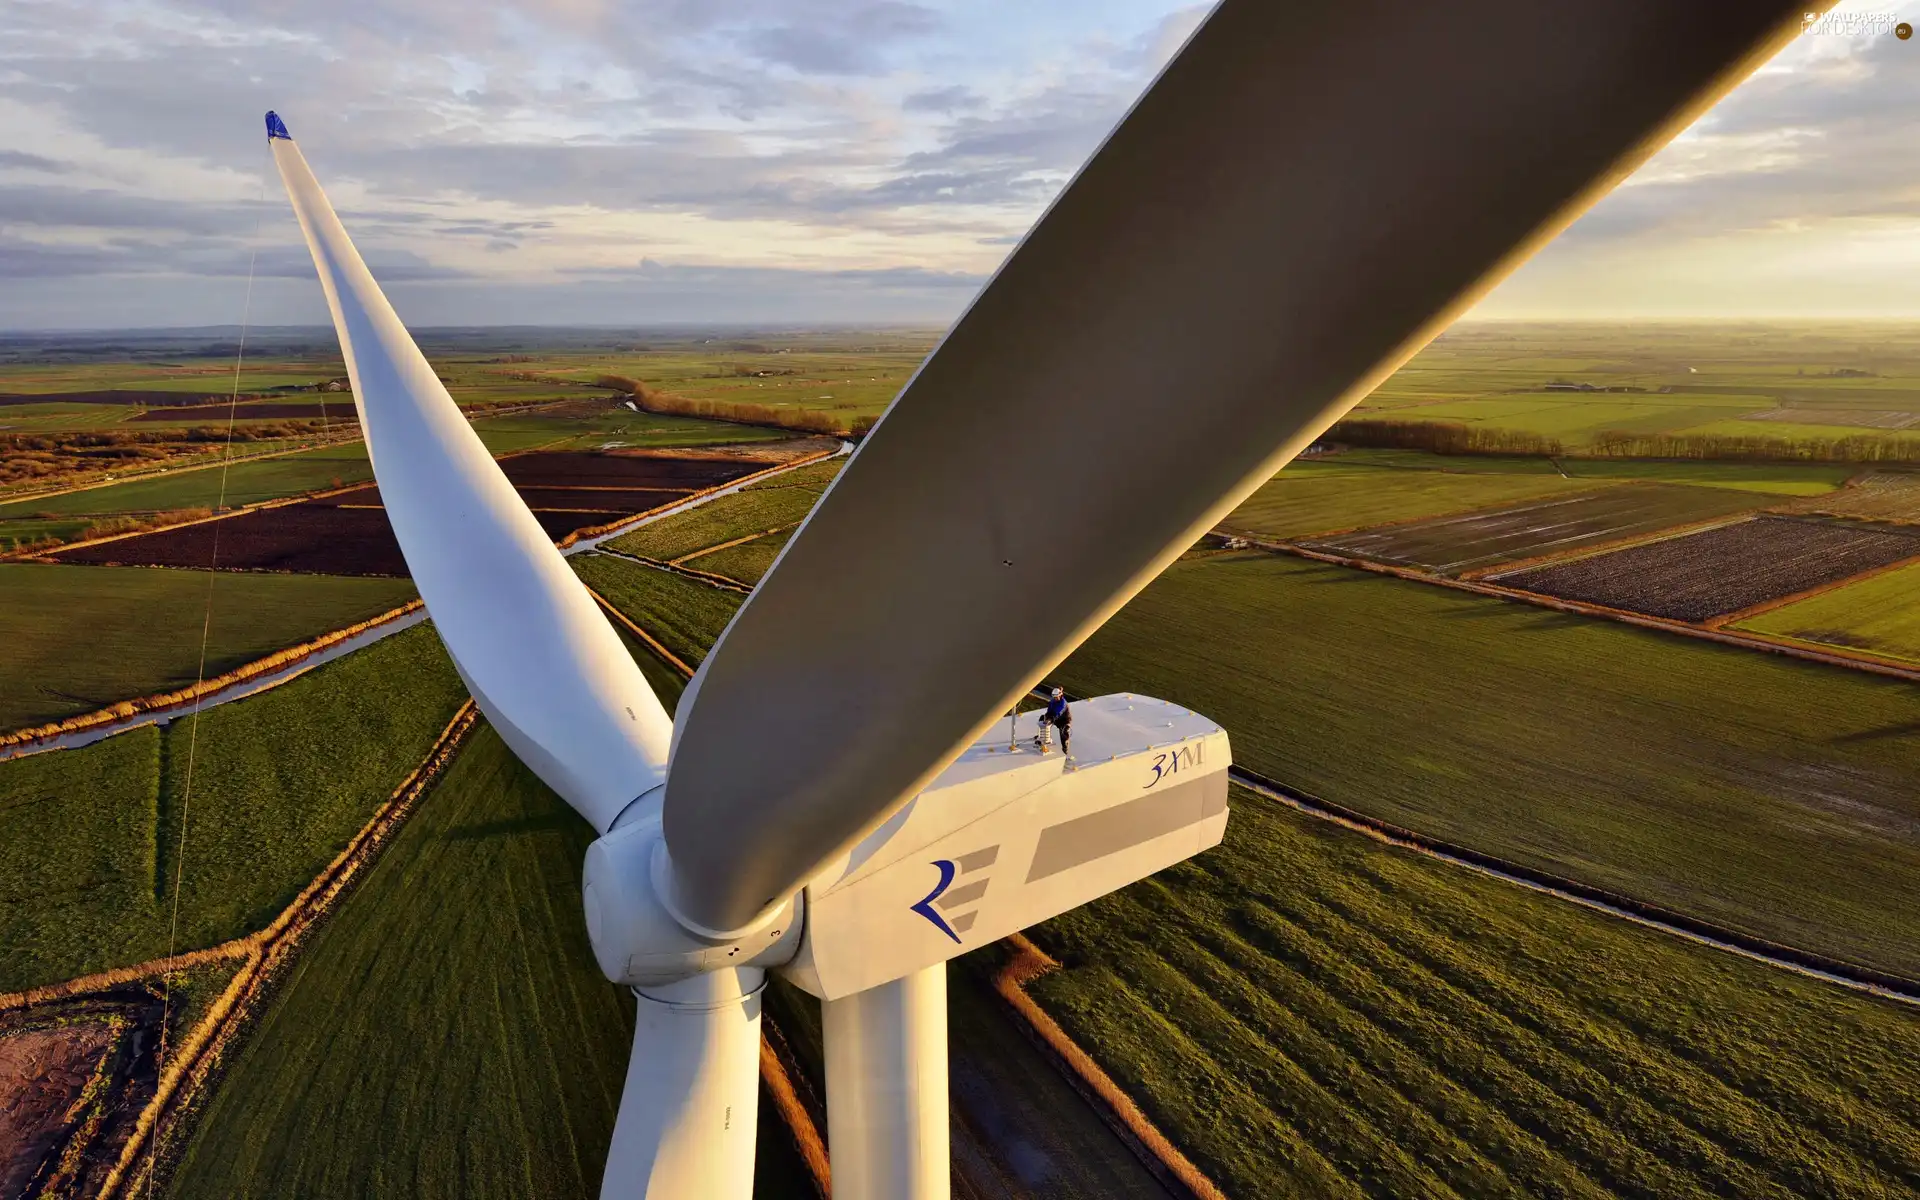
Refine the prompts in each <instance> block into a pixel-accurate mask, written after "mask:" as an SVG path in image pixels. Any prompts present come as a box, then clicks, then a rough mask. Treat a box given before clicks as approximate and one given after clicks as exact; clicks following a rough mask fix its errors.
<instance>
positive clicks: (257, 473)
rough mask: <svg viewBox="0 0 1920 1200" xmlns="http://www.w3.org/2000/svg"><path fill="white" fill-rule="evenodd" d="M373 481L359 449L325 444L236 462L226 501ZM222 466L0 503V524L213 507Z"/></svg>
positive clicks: (249, 501) (256, 500) (364, 454)
mask: <svg viewBox="0 0 1920 1200" xmlns="http://www.w3.org/2000/svg"><path fill="white" fill-rule="evenodd" d="M372 478H373V467H372V465H371V464H370V463H368V461H367V448H366V447H365V446H363V445H358V444H355V445H351V446H328V447H325V448H324V449H319V450H309V451H306V452H305V453H301V454H286V455H281V456H279V457H275V458H262V459H254V460H251V461H247V462H237V463H234V464H232V465H231V466H230V467H228V468H227V479H226V488H225V492H224V495H225V503H227V504H228V505H243V504H258V503H260V502H261V501H263V500H279V499H282V498H284V497H287V496H298V495H302V494H304V493H307V492H317V491H322V490H325V489H328V488H336V487H342V486H346V485H349V484H355V483H364V482H366V481H368V480H370V479H372ZM222 494H223V493H222V490H221V482H220V467H219V465H218V463H215V464H214V465H213V466H210V467H200V468H195V469H192V470H182V471H173V472H169V473H168V474H165V475H159V476H155V477H154V478H151V479H135V480H130V481H128V482H126V483H115V484H107V485H104V486H101V487H90V488H86V489H84V490H81V491H74V492H64V493H62V494H60V495H58V496H42V497H38V498H33V499H27V500H16V501H12V502H10V503H6V504H0V523H4V522H9V521H12V520H15V519H17V518H22V517H30V516H35V515H38V514H41V513H54V514H60V515H76V514H83V515H90V516H93V515H108V514H115V513H145V512H167V511H171V510H175V509H182V508H208V509H210V508H212V507H213V506H214V505H215V504H217V503H220V502H221V497H222Z"/></svg>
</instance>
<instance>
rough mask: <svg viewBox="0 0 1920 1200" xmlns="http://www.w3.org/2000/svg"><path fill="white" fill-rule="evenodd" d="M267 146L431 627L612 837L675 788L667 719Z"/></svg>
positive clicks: (488, 704)
mask: <svg viewBox="0 0 1920 1200" xmlns="http://www.w3.org/2000/svg"><path fill="white" fill-rule="evenodd" d="M269 144H270V145H271V147H272V149H273V155H274V160H275V162H276V163H277V164H278V166H279V168H280V175H281V178H282V179H283V180H284V181H285V183H286V186H287V194H288V196H289V197H290V198H291V199H292V201H293V208H294V212H295V213H296V214H297V215H298V216H299V218H300V228H301V230H302V232H303V233H304V234H305V235H306V240H307V246H308V248H309V249H310V250H312V252H313V261H314V265H315V267H316V268H318V270H319V273H320V283H321V286H322V287H323V288H324V289H325V291H326V296H327V305H328V307H329V308H330V309H331V310H332V313H333V324H334V329H335V330H336V331H337V333H338V334H339V337H340V352H341V354H342V355H344V356H345V358H346V361H347V374H348V376H349V377H350V378H351V380H352V383H353V395H354V405H355V407H356V408H357V409H358V411H359V415H360V425H361V428H362V429H363V430H364V431H365V433H366V439H367V452H368V455H369V456H370V457H371V458H372V460H373V469H374V475H375V477H376V478H377V479H378V480H379V484H380V500H381V503H382V504H383V505H384V506H385V508H386V511H387V519H388V520H389V522H391V524H392V526H393V532H394V536H395V537H396V538H397V539H398V540H399V542H400V549H401V551H402V552H403V553H404V554H405V555H406V560H407V569H408V571H409V572H410V573H411V574H412V576H413V580H414V583H415V584H416V585H418V587H419V588H420V595H421V598H422V599H423V600H425V601H426V605H427V611H428V613H429V614H431V616H432V617H433V623H434V628H435V629H436V630H438V631H439V634H440V639H441V641H442V642H444V643H445V644H446V647H447V651H448V653H450V654H451V655H452V656H453V660H454V663H455V665H456V666H458V667H459V669H460V674H461V677H462V678H463V679H465V680H466V682H467V686H468V688H469V690H471V691H472V693H473V696H474V699H475V700H476V701H477V702H478V703H479V705H480V707H481V709H482V710H483V711H484V712H485V713H486V714H487V717H488V719H490V720H491V721H492V722H493V723H494V725H495V726H496V727H497V728H498V729H499V731H500V734H501V736H502V737H503V738H505V739H506V741H507V744H508V745H509V746H511V747H512V748H513V751H514V753H515V754H517V755H519V757H520V758H521V760H522V761H524V762H525V763H526V764H527V765H528V766H530V767H532V768H533V770H534V772H535V773H536V774H538V775H539V776H540V778H542V779H543V780H545V781H546V782H547V784H548V785H549V786H551V787H552V788H553V789H554V791H556V792H558V793H560V795H561V796H562V797H563V798H564V799H565V800H566V801H567V802H568V803H569V804H571V805H572V806H573V807H574V808H575V809H576V810H577V811H578V812H579V813H580V814H581V815H582V816H584V817H585V818H586V819H587V820H588V821H589V822H591V823H592V824H593V826H594V827H595V828H596V829H597V830H599V831H600V832H602V833H604V832H606V830H607V828H608V827H609V826H610V825H611V824H612V822H613V819H614V818H615V817H616V816H618V815H619V813H620V811H621V809H623V808H625V807H626V806H627V804H628V803H629V802H631V801H632V800H633V799H634V798H635V797H637V796H639V795H640V794H642V793H643V792H646V791H648V790H650V789H652V788H654V787H656V786H658V785H659V784H660V783H661V781H662V780H663V779H664V778H665V775H666V761H667V751H668V746H669V742H670V740H671V737H672V723H671V722H670V720H669V719H668V717H667V715H666V712H665V711H664V710H663V709H662V708H661V706H660V702H659V700H658V699H657V698H655V696H654V695H653V692H652V689H650V688H649V687H648V686H647V683H646V679H645V678H644V677H643V676H642V675H641V674H640V669H639V668H638V667H637V666H635V665H634V663H633V660H632V658H631V657H629V655H628V654H627V652H626V649H625V647H624V646H622V645H621V643H620V639H619V637H618V635H616V634H615V633H614V631H613V629H612V627H611V626H610V625H608V624H607V620H606V618H605V617H604V616H602V615H601V613H600V612H599V610H598V608H597V607H596V606H595V604H594V602H593V599H592V597H591V596H589V595H588V593H587V590H586V588H585V587H584V586H583V585H582V584H581V583H580V581H579V580H578V579H577V578H576V577H575V576H574V574H573V571H572V570H571V569H570V568H569V567H568V566H567V564H566V561H565V560H564V559H563V558H562V557H561V556H560V552H559V551H558V550H556V549H554V546H553V542H552V541H551V540H550V539H549V538H548V537H547V535H546V533H545V532H544V531H543V530H542V529H541V528H540V524H539V522H538V521H537V520H535V519H534V516H533V513H532V512H530V511H529V510H528V509H527V506H526V504H525V503H524V502H523V501H522V500H521V499H520V497H519V495H518V494H517V493H516V492H515V491H514V490H513V487H512V485H511V484H509V483H508V482H507V478H506V475H505V474H504V473H503V472H502V471H501V470H500V467H499V464H497V463H495V462H494V461H493V456H492V455H491V454H489V453H488V452H487V449H486V447H485V446H484V445H482V444H481V442H480V438H479V435H477V434H476V433H474V431H473V428H472V426H470V425H468V424H467V420H466V417H465V416H463V415H462V414H461V412H460V410H459V407H458V406H457V405H455V404H454V402H453V399H452V397H450V396H449V395H448V394H447V389H446V388H445V387H444V386H443V385H442V384H441V382H440V380H439V377H438V376H436V375H435V374H434V371H433V368H432V367H431V366H430V365H428V363H427V360H426V358H425V357H424V356H423V355H422V354H421V353H420V350H419V347H418V346H416V345H415V344H414V341H413V338H412V336H411V335H410V334H408V332H407V330H406V327H405V326H404V325H402V324H401V322H400V318H399V316H398V315H396V314H395V313H394V311H393V307H392V306H391V305H390V304H388V303H387V298H386V296H385V295H383V294H382V293H381V291H380V287H379V285H378V284H376V283H375V282H374V279H373V276H372V274H371V273H369V272H368V270H367V266H366V264H365V263H364V262H362V261H361V259H360V254H359V252H358V251H357V250H355V249H354V246H353V243H352V242H351V241H350V240H349V239H348V237H347V232H346V230H345V229H344V228H342V227H341V224H340V220H339V218H338V217H337V216H336V215H335V214H334V211H333V206H332V205H331V204H330V203H328V201H327V197H326V194H325V193H324V192H322V191H321V189H320V185H319V183H318V182H317V181H316V180H315V179H314V177H313V172H312V171H311V170H309V169H308V167H307V162H306V159H305V158H304V157H303V156H302V155H301V153H300V148H299V147H298V146H297V145H296V144H295V143H294V141H293V140H292V138H291V137H288V136H285V127H284V126H281V127H280V130H279V133H278V134H276V135H275V136H274V137H272V138H271V139H270V141H269Z"/></svg>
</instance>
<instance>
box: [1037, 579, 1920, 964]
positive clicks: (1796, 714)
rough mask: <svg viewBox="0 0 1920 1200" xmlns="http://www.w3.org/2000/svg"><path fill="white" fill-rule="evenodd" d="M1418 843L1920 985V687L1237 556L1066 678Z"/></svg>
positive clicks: (1146, 599)
mask: <svg viewBox="0 0 1920 1200" xmlns="http://www.w3.org/2000/svg"><path fill="white" fill-rule="evenodd" d="M1054 677H1055V679H1056V680H1057V681H1058V682H1060V683H1062V684H1064V685H1065V686H1066V687H1067V688H1068V689H1069V690H1071V691H1073V692H1075V693H1076V694H1080V695H1101V694H1103V693H1107V692H1118V691H1138V692H1144V693H1146V694H1148V695H1154V696H1161V697H1164V698H1166V699H1169V700H1173V701H1176V702H1178V703H1181V704H1184V705H1187V706H1189V707H1191V708H1193V709H1195V710H1197V711H1199V712H1202V713H1205V714H1206V715H1208V716H1209V717H1212V718H1213V719H1214V720H1216V721H1219V722H1220V723H1221V724H1223V725H1224V726H1226V728H1227V729H1228V730H1229V731H1230V732H1231V734H1232V737H1233V749H1234V758H1235V759H1236V760H1237V761H1239V762H1242V763H1244V764H1245V765H1247V766H1249V767H1251V768H1253V769H1254V770H1257V771H1260V772H1263V773H1265V774H1267V775H1269V776H1271V777H1273V778H1275V779H1278V780H1281V781H1282V782H1285V783H1288V784H1291V785H1293V786H1295V787H1299V788H1302V789H1304V790H1306V791H1309V792H1312V793H1314V794H1316V795H1320V796H1324V797H1326V798H1327V799H1329V800H1332V801H1335V802H1337V803H1340V804H1345V805H1347V806H1349V807H1352V808H1355V809H1358V810H1360V811H1362V812H1365V813H1369V814H1372V815H1374V816H1378V817H1382V818H1384V819H1386V820H1390V821H1395V822H1398V823H1400V824H1402V825H1405V826H1408V827H1409V828H1412V829H1418V830H1421V831H1422V832H1425V833H1428V834H1431V835H1433V836H1435V837H1442V838H1447V839H1449V840H1452V841H1455V842H1458V843H1460V844H1462V845H1467V846H1472V847H1475V848H1476V849H1479V850H1483V851H1486V852H1488V853H1491V854H1498V855H1501V856H1503V857H1506V858H1508V859H1512V860H1515V861H1518V862H1521V863H1525V864H1527V865H1529V866H1532V867H1536V868H1540V869H1542V870H1547V871H1552V872H1555V873H1558V874H1560V875H1564V876H1568V877H1570V878H1574V879H1579V880H1581V881H1583V882H1586V883H1591V884H1594V885H1597V886H1600V887H1605V888H1611V889H1613V890H1615V891H1618V892H1621V893H1624V894H1626V895H1630V896H1635V897H1638V898H1640V899H1643V900H1646V901H1649V902H1651V903H1655V904H1662V905H1665V906H1667V907H1669V908H1673V909H1676V910H1679V911H1682V912H1688V913H1692V914H1695V915H1698V916H1701V917H1704V918H1707V919H1709V920H1714V921H1718V922H1721V923H1723V924H1726V925H1730V926H1733V927H1735V928H1738V929H1742V930H1745V931H1747V932H1749V933H1753V934H1757V935H1759V936H1762V937H1769V938H1773V939H1774V940H1776V941H1781V942H1785V943H1788V944H1791V945H1797V946H1802V947H1805V948H1807V949H1810V950H1815V951H1820V952H1824V953H1828V954H1832V955H1834V956H1835V957H1839V958H1845V959H1850V960H1852V961H1855V962H1860V963H1864V964H1867V965H1871V966H1878V967H1882V968H1885V969H1888V970H1892V971H1897V972H1902V973H1905V974H1906V975H1908V976H1909V977H1915V978H1920V795H1916V793H1915V791H1914V788H1913V786H1912V780H1913V762H1914V756H1915V755H1916V753H1920V688H1915V687H1914V686H1913V685H1911V684H1908V683H1904V682H1901V681H1898V680H1892V679H1885V678H1880V677H1875V676H1871V675H1865V674H1862V673H1860V672H1857V671H1850V670H1846V669H1844V668H1840V667H1826V666H1821V665H1818V664H1814V663H1806V662H1799V661H1794V660H1790V659H1783V658H1779V657H1776V656H1773V655H1766V654H1755V653H1754V652H1752V651H1751V650H1745V649H1741V648H1738V647H1731V646H1718V645H1714V644H1711V643H1706V642H1702V641H1699V640H1697V639H1693V638H1686V637H1681V636H1677V635H1672V634H1662V633H1658V632H1654V631H1651V630H1643V629H1636V628H1633V627H1631V626H1627V625H1622V624H1620V623H1618V622H1614V621H1604V620H1594V619H1590V618H1584V617H1578V616H1572V615H1568V614H1563V613H1555V612H1549V611H1546V610H1543V609H1540V608H1537V607H1535V606H1532V605H1526V604H1515V603H1512V602H1508V601H1502V600H1496V599H1492V598H1487V597H1481V596H1473V595H1467V594H1463V593H1459V592H1454V591H1451V590H1447V589H1441V588H1435V587H1432V586H1430V585H1428V584H1423V583H1417V582H1412V581H1407V580H1399V579H1392V578H1385V577H1381V576H1376V575H1370V574H1367V573H1364V572H1358V571H1352V570H1349V569H1346V568H1342V567H1335V566H1326V565H1321V564H1316V563H1308V562H1302V561H1300V560H1298V559H1292V558H1288V557H1286V556H1282V555H1270V554H1258V553H1252V552H1248V553H1241V554H1222V555H1214V556H1210V557H1204V558H1194V559H1189V560H1187V561H1185V562H1181V563H1176V564H1175V565H1174V566H1172V567H1171V568H1169V569H1168V570H1167V571H1166V573H1165V574H1163V575H1162V576H1161V577H1160V578H1159V579H1158V580H1157V581H1155V582H1154V583H1153V584H1152V585H1151V586H1150V587H1148V588H1147V590H1146V591H1144V592H1142V593H1141V594H1140V595H1139V596H1137V597H1136V598H1135V599H1134V600H1133V601H1131V602H1130V603H1129V604H1128V605H1127V606H1126V608H1124V609H1122V610H1121V612H1120V613H1119V614H1118V615H1117V616H1115V617H1114V619H1113V620H1112V621H1110V622H1108V624H1107V625H1106V626H1105V627H1104V628H1102V629H1101V630H1100V631H1099V632H1098V633H1096V634H1094V635H1093V637H1092V638H1091V639H1089V640H1088V641H1087V643H1086V644H1085V645H1084V646H1082V647H1081V648H1080V649H1079V650H1077V651H1075V652H1074V654H1073V656H1072V657H1070V658H1069V659H1068V660H1067V662H1066V663H1065V664H1064V665H1063V666H1062V667H1061V668H1059V670H1058V671H1057V672H1056V673H1055V676H1054Z"/></svg>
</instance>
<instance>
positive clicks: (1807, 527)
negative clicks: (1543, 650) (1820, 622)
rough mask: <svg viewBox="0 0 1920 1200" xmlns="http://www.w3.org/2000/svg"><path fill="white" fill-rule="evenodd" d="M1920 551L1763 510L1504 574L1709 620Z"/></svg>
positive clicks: (1904, 542) (1515, 583)
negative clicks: (1745, 518) (1707, 526)
mask: <svg viewBox="0 0 1920 1200" xmlns="http://www.w3.org/2000/svg"><path fill="white" fill-rule="evenodd" d="M1916 556H1920V532H1909V531H1899V530H1890V529H1889V530H1881V529H1872V528H1866V527H1862V526H1857V525H1847V524H1841V523H1839V522H1833V521H1818V520H1812V519H1807V518H1787V517H1756V518H1754V519H1752V520H1749V521H1741V522H1739V523H1737V524H1733V525H1723V526H1721V527H1719V528H1717V529H1709V530H1706V531H1704V532H1701V533H1694V534H1688V535H1686V536H1684V537H1675V538H1665V539H1663V540H1661V541H1657V542H1650V543H1647V544H1644V545H1639V546H1630V547H1628V548H1627V549H1624V550H1615V551H1612V552H1610V553H1606V554H1596V555H1593V556H1592V557H1589V558H1582V559H1577V560H1575V561H1573V562H1569V563H1558V564H1549V565H1547V566H1543V567H1534V568H1530V569H1528V570H1524V571H1515V572H1512V573H1510V574H1503V575H1500V576H1498V577H1497V578H1498V581H1499V582H1500V583H1502V584H1504V585H1506V586H1508V587H1514V588H1521V589H1524V590H1526V591H1530V592H1539V593H1541V594H1542V595H1548V596H1557V597H1559V598H1561V599H1563V600H1582V601H1585V602H1587V603H1589V604H1604V605H1607V606H1608V607H1610V608H1621V609H1626V610H1628V611H1630V612H1641V613H1646V614H1648V615H1649V616H1655V617H1666V618H1668V619H1670V620H1675V621H1705V620H1709V619H1711V618H1713V617H1718V616H1723V615H1725V614H1727V613H1731V612H1738V611H1739V610H1741V609H1743V608H1750V607H1752V606H1753V605H1756V604H1761V603H1764V602H1766V601H1768V600H1776V599H1779V598H1780V597H1783V596H1791V595H1793V594H1794V593H1796V592H1803V591H1806V590H1808V589H1810V588H1815V587H1819V586H1821V585H1823V584H1829V583H1834V582H1837V581H1839V580H1842V579H1846V578H1847V577H1849V576H1851V575H1857V574H1860V573H1861V572H1863V571H1869V570H1872V569H1874V568H1876V567H1885V566H1890V565H1892V564H1893V563H1897V562H1900V561H1902V560H1904V559H1909V558H1914V557H1916Z"/></svg>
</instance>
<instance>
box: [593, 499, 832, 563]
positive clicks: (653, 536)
mask: <svg viewBox="0 0 1920 1200" xmlns="http://www.w3.org/2000/svg"><path fill="white" fill-rule="evenodd" d="M819 501H820V493H818V492H816V491H813V490H812V489H810V488H797V487H796V488H756V489H752V490H747V491H739V492H735V493H734V494H732V495H731V496H721V497H719V498H718V499H715V500H709V501H708V502H707V503H705V504H702V505H701V506H699V507H698V508H695V509H690V510H689V511H687V512H684V513H675V514H674V515H673V516H670V517H667V518H665V519H663V520H659V521H652V522H649V523H647V524H645V525H642V526H641V527H640V528H638V529H636V530H634V531H633V532H632V533H628V534H623V535H621V536H620V537H617V538H615V539H614V540H613V541H611V542H609V543H607V544H608V545H609V546H611V547H612V548H613V549H615V550H619V551H621V552H623V553H626V554H637V555H639V556H640V557H642V558H654V559H660V560H662V561H665V562H671V561H674V560H676V559H679V558H684V557H686V556H688V555H693V554H697V553H699V552H700V551H702V550H710V549H713V548H715V547H717V546H721V545H724V544H725V543H727V542H731V541H735V540H737V539H739V538H743V537H751V536H753V535H755V534H764V533H772V532H774V531H776V530H782V529H786V528H788V527H790V526H792V525H796V524H798V523H799V522H800V521H802V520H803V519H805V517H806V515H807V514H808V513H809V512H811V511H813V506H814V505H815V504H817V503H819Z"/></svg>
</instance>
